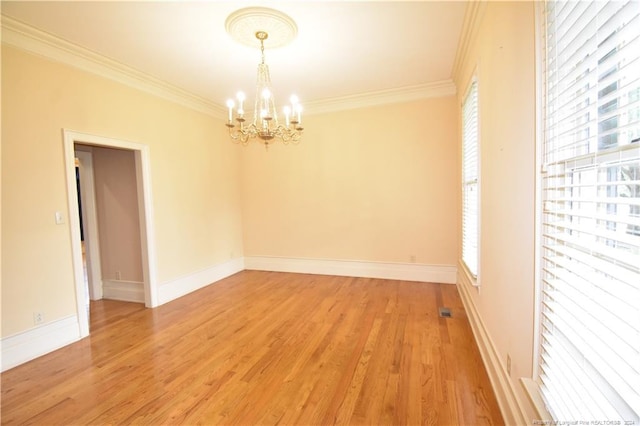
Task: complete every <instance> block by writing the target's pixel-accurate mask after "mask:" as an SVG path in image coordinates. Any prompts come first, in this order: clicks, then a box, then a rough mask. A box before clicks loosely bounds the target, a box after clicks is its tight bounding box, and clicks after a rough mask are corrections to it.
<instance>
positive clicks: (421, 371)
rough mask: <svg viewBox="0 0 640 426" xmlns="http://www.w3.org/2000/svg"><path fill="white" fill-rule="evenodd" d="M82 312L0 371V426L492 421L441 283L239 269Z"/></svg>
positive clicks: (478, 367) (467, 332) (480, 372)
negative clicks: (442, 310) (170, 294)
mask: <svg viewBox="0 0 640 426" xmlns="http://www.w3.org/2000/svg"><path fill="white" fill-rule="evenodd" d="M439 306H448V307H450V308H451V309H452V312H453V317H452V318H448V319H445V318H440V317H439V316H438V307H439ZM91 313H92V315H91V335H90V337H88V338H86V339H83V340H82V341H80V342H76V343H74V344H72V345H69V346H67V347H65V348H62V349H60V350H58V351H55V352H53V353H50V354H48V355H45V356H43V357H41V358H38V359H36V360H33V361H31V362H28V363H26V364H23V365H21V366H18V367H16V368H13V369H11V370H9V371H6V372H4V373H2V374H1V375H0V380H1V385H2V391H1V396H2V403H1V421H2V424H7V425H8V424H52V425H53V424H60V425H67V424H77V425H82V424H141V425H145V424H146V425H156V424H225V425H231V424H243V425H252V424H261V425H267V424H283V425H293V424H305V425H313V424H340V425H347V424H427V425H455V424H487V425H501V424H503V420H502V418H501V415H500V412H499V409H498V405H497V403H496V400H495V397H494V394H493V392H492V390H491V386H490V383H489V379H488V377H487V374H486V372H485V370H484V367H483V364H482V360H481V358H480V354H479V351H478V348H477V347H476V346H475V345H474V343H473V342H474V340H473V334H472V332H471V329H470V326H469V323H468V320H467V317H466V314H465V313H464V310H463V307H462V303H461V301H460V298H459V295H458V293H457V289H456V287H455V286H452V285H444V284H429V283H417V282H406V281H393V280H379V279H371V278H349V277H335V276H322V275H307V274H286V273H275V272H258V271H244V272H241V273H238V274H236V275H234V276H231V277H229V278H227V279H224V280H221V281H219V282H217V283H216V284H214V285H211V286H208V287H206V288H204V289H201V290H199V291H197V292H194V293H192V294H189V295H187V296H185V297H182V298H180V299H177V300H175V301H173V302H170V303H168V304H166V305H163V306H160V307H158V308H155V309H145V308H144V306H142V305H140V304H131V303H125V302H116V301H99V302H94V303H92V307H91Z"/></svg>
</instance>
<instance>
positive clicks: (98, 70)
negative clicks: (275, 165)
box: [1, 14, 456, 120]
mask: <svg viewBox="0 0 640 426" xmlns="http://www.w3.org/2000/svg"><path fill="white" fill-rule="evenodd" d="M1 17H2V20H1V23H2V25H1V26H2V43H3V44H6V45H8V46H12V47H15V48H17V49H20V50H23V51H26V52H28V53H31V54H35V55H37V56H41V57H44V58H46V59H49V60H51V61H54V62H59V63H63V64H66V65H70V66H72V67H75V68H78V69H81V70H83V71H87V72H90V73H93V74H96V75H99V76H101V77H104V78H108V79H110V80H113V81H116V82H118V83H121V84H124V85H127V86H129V87H132V88H135V89H138V90H141V91H143V92H146V93H149V94H152V95H155V96H157V97H160V98H162V99H165V100H168V101H171V102H174V103H177V104H179V105H182V106H184V107H187V108H191V109H193V110H196V111H199V112H202V113H204V114H207V115H210V116H212V117H215V118H219V119H222V120H224V119H225V118H226V108H225V106H224V105H222V104H217V103H214V102H211V101H209V100H207V99H205V98H203V97H201V96H198V95H196V94H194V93H191V92H189V91H186V90H184V89H181V88H179V87H177V86H174V85H172V84H169V83H167V82H165V81H163V80H160V79H158V78H155V77H153V76H152V75H150V74H147V73H143V72H141V71H138V70H136V69H134V68H132V67H129V66H128V65H125V64H123V63H121V62H118V61H115V60H113V59H110V58H107V57H105V56H103V55H100V54H98V53H96V52H94V51H92V50H90V49H87V48H85V47H82V46H79V45H77V44H74V43H71V42H69V41H66V40H64V39H61V38H60V37H57V36H55V35H53V34H50V33H47V32H45V31H42V30H40V29H38V28H35V27H33V26H30V25H28V24H25V23H23V22H21V21H18V20H16V19H14V18H11V17H9V16H7V15H4V14H2V15H1ZM455 94H456V86H455V84H454V83H453V81H452V80H441V81H436V82H431V83H426V84H418V85H413V86H405V87H400V88H395V89H387V90H380V91H374V92H367V93H360V94H356V95H348V96H341V97H335V98H327V99H321V100H317V101H311V102H307V103H305V105H304V108H305V114H322V113H328V112H334V111H340V110H348V109H356V108H365V107H371V106H378V105H383V104H391V103H400V102H410V101H415V100H419V99H425V98H433V97H442V96H453V95H455Z"/></svg>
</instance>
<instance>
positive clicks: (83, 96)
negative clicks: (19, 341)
mask: <svg viewBox="0 0 640 426" xmlns="http://www.w3.org/2000/svg"><path fill="white" fill-rule="evenodd" d="M63 128H67V129H72V130H76V131H79V132H86V133H91V134H96V135H100V136H106V137H110V138H115V139H123V140H128V141H133V142H137V143H140V144H146V145H148V146H149V147H150V158H151V181H152V182H151V183H152V188H151V190H152V196H153V215H154V221H155V234H156V235H155V236H156V256H157V259H156V260H157V277H158V281H159V284H162V283H164V282H167V281H169V280H172V279H175V278H179V277H183V276H188V275H190V274H193V273H195V272H198V271H201V270H203V269H205V268H209V267H211V266H213V265H216V264H219V263H221V262H224V261H227V260H229V258H230V257H232V256H233V257H239V256H241V255H242V223H241V212H240V186H239V181H240V166H239V161H240V152H241V151H240V150H238V149H237V148H238V147H236V146H232V145H231V144H230V143H229V142H228V139H227V136H226V133H225V130H226V129H225V128H224V126H223V125H222V122H221V121H220V120H217V119H213V118H211V117H209V116H207V115H204V114H201V113H198V112H195V111H192V110H190V109H186V108H184V107H181V106H179V105H177V104H174V103H171V102H168V101H164V100H161V99H160V98H157V97H155V96H152V95H148V94H145V93H143V92H140V91H138V90H135V89H132V88H129V87H127V86H124V85H121V84H118V83H115V82H113V81H111V80H106V79H104V78H101V77H98V76H95V75H92V74H88V73H85V72H82V71H79V70H77V69H75V68H71V67H69V66H65V65H62V64H59V63H54V62H50V61H47V60H44V59H41V58H39V57H36V56H32V55H30V54H26V53H24V52H22V51H18V50H16V49H14V48H10V47H7V46H5V45H3V46H2V230H3V232H2V248H3V250H2V336H8V335H11V334H14V333H17V332H20V331H24V330H27V329H30V328H32V327H33V325H34V324H33V312H34V311H39V312H42V313H43V314H44V317H45V322H48V321H52V320H55V319H59V318H63V317H65V316H68V315H72V314H74V313H75V311H76V304H75V292H74V281H73V271H72V261H71V241H70V230H69V212H68V209H67V195H66V182H65V169H64V158H63V143H62V129H63ZM56 211H61V212H63V214H64V216H65V224H63V225H56V224H55V220H54V214H55V212H56Z"/></svg>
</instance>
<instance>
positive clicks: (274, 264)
mask: <svg viewBox="0 0 640 426" xmlns="http://www.w3.org/2000/svg"><path fill="white" fill-rule="evenodd" d="M244 263H245V268H246V269H252V270H257V271H274V272H297V273H303V274H321V275H339V276H346V277H363V278H383V279H390V280H405V281H421V282H433V283H445V284H455V283H456V276H457V271H458V268H457V267H456V266H455V265H423V264H419V263H386V262H362V261H351V260H330V259H300V258H286V257H271V256H248V257H245V258H244Z"/></svg>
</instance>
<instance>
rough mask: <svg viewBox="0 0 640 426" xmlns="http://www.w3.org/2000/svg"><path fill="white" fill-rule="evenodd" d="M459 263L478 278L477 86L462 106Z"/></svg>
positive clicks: (474, 81) (471, 88) (474, 86)
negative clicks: (460, 253)
mask: <svg viewBox="0 0 640 426" xmlns="http://www.w3.org/2000/svg"><path fill="white" fill-rule="evenodd" d="M462 193H463V196H462V260H463V262H464V263H465V265H466V266H467V268H468V269H469V272H470V273H471V274H472V275H473V277H474V278H477V276H478V202H479V198H478V82H477V81H476V80H475V79H474V80H473V81H472V82H471V87H470V88H469V91H468V93H467V96H466V97H465V99H464V103H463V105H462Z"/></svg>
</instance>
